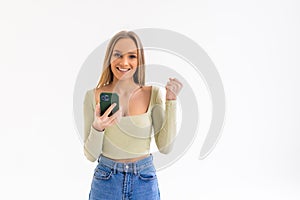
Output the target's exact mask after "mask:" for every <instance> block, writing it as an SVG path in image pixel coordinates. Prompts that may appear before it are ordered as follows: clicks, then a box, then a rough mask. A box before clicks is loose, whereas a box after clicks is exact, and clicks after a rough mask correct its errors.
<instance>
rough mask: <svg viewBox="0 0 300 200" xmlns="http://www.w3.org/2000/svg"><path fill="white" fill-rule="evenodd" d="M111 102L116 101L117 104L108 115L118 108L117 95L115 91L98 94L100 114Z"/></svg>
mask: <svg viewBox="0 0 300 200" xmlns="http://www.w3.org/2000/svg"><path fill="white" fill-rule="evenodd" d="M113 103H116V104H117V105H116V106H115V107H114V108H113V110H112V111H111V112H110V113H109V115H108V116H109V117H110V116H111V115H112V114H114V113H115V112H117V111H118V110H119V96H118V94H117V93H111V92H102V93H101V94H100V115H103V114H104V113H105V111H106V110H107V109H108V108H109V107H110V105H111V104H113Z"/></svg>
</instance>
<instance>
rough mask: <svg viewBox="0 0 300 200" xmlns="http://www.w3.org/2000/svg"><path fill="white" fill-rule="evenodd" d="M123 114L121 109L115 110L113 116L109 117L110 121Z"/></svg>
mask: <svg viewBox="0 0 300 200" xmlns="http://www.w3.org/2000/svg"><path fill="white" fill-rule="evenodd" d="M120 115H121V110H118V111H117V112H115V113H114V114H113V115H112V116H110V117H109V123H110V122H111V121H113V120H115V119H117V118H118V117H119V116H120Z"/></svg>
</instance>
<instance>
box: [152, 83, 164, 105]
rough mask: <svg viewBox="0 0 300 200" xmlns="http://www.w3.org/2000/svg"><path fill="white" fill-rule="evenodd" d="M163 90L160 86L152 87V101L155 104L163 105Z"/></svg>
mask: <svg viewBox="0 0 300 200" xmlns="http://www.w3.org/2000/svg"><path fill="white" fill-rule="evenodd" d="M162 94H163V93H162V89H161V88H160V87H159V86H156V85H152V101H153V103H155V104H161V103H162V102H163V98H162V96H163V95H162Z"/></svg>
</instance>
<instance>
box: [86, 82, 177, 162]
mask: <svg viewBox="0 0 300 200" xmlns="http://www.w3.org/2000/svg"><path fill="white" fill-rule="evenodd" d="M83 104H84V106H83V114H84V155H85V156H86V158H87V159H88V160H90V161H92V162H94V161H95V160H97V159H98V157H99V156H100V154H103V155H104V156H106V157H109V158H112V159H128V158H135V157H139V156H142V155H146V154H149V153H150V142H151V139H152V137H154V138H155V143H156V146H157V148H158V150H159V151H160V152H161V153H164V154H167V153H169V152H170V151H171V149H172V146H173V145H172V144H173V140H174V138H175V136H176V100H166V101H165V106H164V103H163V99H162V94H161V92H160V89H159V87H156V86H152V90H151V100H150V104H149V107H148V109H147V112H146V113H143V114H139V115H131V116H124V117H121V119H120V121H119V122H117V123H116V124H114V125H112V126H110V127H107V128H105V130H104V131H97V130H96V129H95V128H93V126H92V123H93V121H94V112H95V107H96V101H95V93H94V89H90V90H88V91H87V92H86V94H85V97H84V102H83Z"/></svg>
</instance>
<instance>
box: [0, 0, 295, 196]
mask: <svg viewBox="0 0 300 200" xmlns="http://www.w3.org/2000/svg"><path fill="white" fill-rule="evenodd" d="M299 11H300V5H299V2H297V1H296V0H286V1H283V0H275V1H271V0H268V1H267V0H260V1H258V0H251V1H250V0H247V1H246V0H244V1H238V0H235V1H234V0H231V1H221V0H218V1H188V0H185V1H175V0H165V1H158V0H153V1H141V0H133V1H116V0H115V1H90V0H89V1H1V3H0V22H1V24H0V25H1V31H0V36H1V37H0V56H1V57H0V65H1V68H0V91H1V104H0V117H1V127H0V131H1V143H0V144H1V145H0V158H1V165H0V169H1V170H0V177H1V178H0V186H1V188H0V191H1V192H0V199H74V200H75V199H78V200H82V199H87V198H88V192H89V189H90V183H91V180H92V171H93V169H94V167H95V165H96V163H91V162H89V161H88V160H86V158H85V157H84V155H83V152H82V144H81V141H80V139H79V136H78V134H77V132H76V130H75V125H74V122H73V108H72V105H73V104H72V103H73V102H72V101H73V99H72V98H73V88H74V83H75V80H76V76H77V74H78V72H79V70H80V67H81V65H82V63H83V62H84V60H85V59H86V57H87V56H88V55H89V54H90V53H91V52H92V51H93V50H94V49H95V48H96V47H97V46H98V45H99V44H101V43H102V42H103V41H105V40H106V39H108V38H110V37H111V36H112V35H113V34H115V33H116V32H118V31H120V30H123V29H126V30H131V29H137V28H146V27H150V28H151V27H153V28H164V29H170V30H173V31H176V32H179V33H182V34H184V35H186V36H187V37H189V38H191V39H192V40H194V41H195V42H197V43H198V44H199V45H201V47H202V48H203V49H204V50H205V51H206V52H207V53H208V55H209V56H210V57H211V59H212V60H213V62H214V63H215V65H216V67H217V69H218V71H219V73H220V76H221V78H222V80H223V84H224V88H225V93H226V106H227V107H226V110H227V113H226V122H225V126H224V129H223V132H222V137H221V139H220V140H219V142H218V144H217V146H216V148H215V149H214V151H213V152H212V153H211V154H210V155H209V156H208V157H207V158H206V159H204V160H198V156H199V152H200V146H199V144H200V143H199V139H197V140H196V141H195V143H194V144H193V145H192V147H191V148H190V149H189V151H188V152H187V153H186V154H185V156H184V157H183V158H182V159H180V160H179V161H178V162H176V163H175V164H174V165H172V166H171V167H169V168H167V169H166V170H163V171H159V172H158V177H159V184H160V190H161V196H162V199H203V200H215V199H231V200H237V199H243V200H244V199H249V200H250V199H251V200H252V199H289V200H294V199H299V198H300V190H299V188H300V156H299V152H300V136H299V131H300V126H299V119H300V106H299V104H298V102H299V100H300V98H299V97H300V95H299V84H300V81H299V79H297V78H298V76H299V69H298V68H299V63H300V62H299V59H298V57H297V55H298V54H299V50H300V49H299V46H300V43H299V41H300V40H299V35H300V31H299V30H300V29H299V25H300V23H299V22H300V20H299V19H300V17H299Z"/></svg>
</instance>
